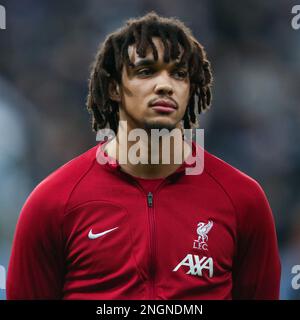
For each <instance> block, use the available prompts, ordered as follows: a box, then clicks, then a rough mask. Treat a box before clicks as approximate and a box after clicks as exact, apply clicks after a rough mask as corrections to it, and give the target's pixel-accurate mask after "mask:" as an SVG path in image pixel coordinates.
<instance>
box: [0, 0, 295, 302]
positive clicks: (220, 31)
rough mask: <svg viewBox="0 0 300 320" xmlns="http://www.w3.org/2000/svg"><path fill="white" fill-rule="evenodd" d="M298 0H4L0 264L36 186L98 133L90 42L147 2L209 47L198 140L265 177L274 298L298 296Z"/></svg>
mask: <svg viewBox="0 0 300 320" xmlns="http://www.w3.org/2000/svg"><path fill="white" fill-rule="evenodd" d="M296 3H297V1H288V0H273V1H267V0H263V1H261V0H244V1H230V0H185V1H174V0H151V1H150V0H133V1H121V0H86V1H83V0H72V1H58V0H39V1H37V0H24V1H17V0H9V1H2V0H0V5H3V6H5V8H6V15H7V16H6V19H7V21H6V26H7V29H6V30H0V174H1V179H0V265H3V266H4V267H5V268H6V270H7V264H8V261H9V255H10V250H11V244H12V239H13V233H14V229H15V225H16V221H17V218H18V215H19V212H20V209H21V207H22V205H23V204H24V201H25V199H26V197H27V196H28V194H29V193H30V192H31V190H32V189H33V188H34V186H36V185H37V184H38V183H39V182H40V181H41V180H42V179H43V178H45V177H46V176H47V175H48V174H49V173H50V172H52V171H53V170H55V169H56V168H57V167H59V166H60V165H62V164H63V163H65V162H67V161H68V160H70V159H72V158H73V157H74V156H76V155H78V154H80V153H82V152H84V151H86V150H87V149H88V148H90V147H92V146H93V145H94V144H95V143H96V140H95V135H94V133H93V132H92V130H91V119H90V117H89V115H88V113H87V111H86V108H85V98H86V95H87V79H88V74H89V66H90V64H91V62H92V60H93V57H94V55H95V53H96V50H97V47H98V44H99V43H100V42H101V41H102V40H103V39H104V37H105V35H106V34H107V33H109V32H111V31H113V30H114V29H115V28H117V27H119V26H121V25H122V24H123V22H124V21H125V20H126V19H128V18H130V17H133V16H139V15H142V14H144V13H146V12H148V11H150V10H155V11H156V12H157V13H159V14H163V15H166V16H176V17H178V18H180V19H182V20H183V21H184V22H185V23H186V24H187V25H188V26H189V27H190V28H191V29H192V31H193V32H194V35H195V36H196V37H197V39H198V40H199V41H200V42H201V43H202V44H203V45H204V46H205V48H206V50H207V53H208V57H209V59H210V60H211V63H212V67H213V70H214V79H215V81H214V88H213V105H212V108H211V110H210V111H208V112H207V113H205V114H204V115H202V116H201V118H200V126H201V128H204V129H205V147H206V149H207V150H208V151H210V152H212V153H213V154H215V155H217V156H218V157H220V158H222V159H224V160H225V161H227V162H229V163H230V164H232V165H233V166H235V167H237V168H239V169H240V170H242V171H244V172H246V173H247V174H249V175H250V176H252V177H253V178H255V179H256V180H257V181H259V183H260V184H261V185H262V186H263V188H264V190H265V192H266V194H267V197H268V199H269V201H270V204H271V207H272V210H273V213H274V216H275V220H276V226H277V232H278V239H279V246H280V254H281V259H282V281H281V299H299V298H300V289H299V290H293V289H292V286H291V280H292V277H293V275H292V274H291V268H292V266H293V265H296V264H300V196H299V195H300V188H299V187H300V148H299V142H300V130H299V128H300V108H299V102H300V87H299V83H300V58H299V57H300V29H299V30H298V31H296V30H293V29H292V27H291V19H292V14H291V9H292V7H293V5H295V4H296ZM298 4H300V1H298ZM258 263H259V262H258ZM0 299H5V290H4V289H0Z"/></svg>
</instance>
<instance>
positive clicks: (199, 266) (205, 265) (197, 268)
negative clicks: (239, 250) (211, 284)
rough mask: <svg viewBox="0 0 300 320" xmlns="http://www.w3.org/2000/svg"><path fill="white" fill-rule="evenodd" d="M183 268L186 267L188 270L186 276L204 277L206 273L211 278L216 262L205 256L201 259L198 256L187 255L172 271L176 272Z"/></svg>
mask: <svg viewBox="0 0 300 320" xmlns="http://www.w3.org/2000/svg"><path fill="white" fill-rule="evenodd" d="M181 267H184V268H185V269H186V270H187V272H186V274H191V275H193V276H199V277H202V276H203V275H204V273H205V272H206V273H207V274H208V276H209V277H210V278H211V277H213V275H214V262H213V258H211V257H205V256H203V257H201V258H200V257H199V256H198V255H196V254H194V255H193V254H187V255H186V256H185V258H184V259H182V261H181V262H180V263H179V264H178V265H177V266H176V267H175V268H174V269H173V270H172V271H173V272H176V271H178V270H179V269H180V268H181ZM186 267H187V268H186Z"/></svg>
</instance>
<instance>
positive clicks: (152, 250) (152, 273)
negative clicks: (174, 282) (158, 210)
mask: <svg viewBox="0 0 300 320" xmlns="http://www.w3.org/2000/svg"><path fill="white" fill-rule="evenodd" d="M147 204H148V213H149V224H150V266H149V273H150V300H154V299H155V258H156V252H155V224H154V210H153V194H152V192H148V194H147Z"/></svg>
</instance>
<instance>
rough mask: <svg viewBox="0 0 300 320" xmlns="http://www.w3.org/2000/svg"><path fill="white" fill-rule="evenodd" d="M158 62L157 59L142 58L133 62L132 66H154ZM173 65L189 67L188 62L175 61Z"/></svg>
mask: <svg viewBox="0 0 300 320" xmlns="http://www.w3.org/2000/svg"><path fill="white" fill-rule="evenodd" d="M156 63H157V61H155V60H151V59H141V60H139V61H138V62H137V63H135V64H134V63H131V66H132V68H137V67H140V66H153V65H154V64H156ZM173 66H174V67H176V68H182V67H185V68H187V64H186V62H176V63H174V65H173Z"/></svg>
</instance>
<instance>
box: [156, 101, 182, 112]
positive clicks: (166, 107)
mask: <svg viewBox="0 0 300 320" xmlns="http://www.w3.org/2000/svg"><path fill="white" fill-rule="evenodd" d="M150 107H151V108H152V109H154V110H155V111H158V112H163V113H171V112H173V111H174V110H176V109H177V105H176V103H174V102H173V101H171V100H165V99H158V100H156V101H154V102H153V103H151V105H150Z"/></svg>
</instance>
